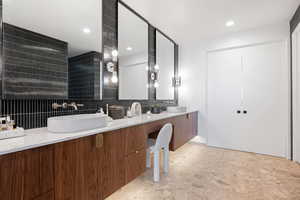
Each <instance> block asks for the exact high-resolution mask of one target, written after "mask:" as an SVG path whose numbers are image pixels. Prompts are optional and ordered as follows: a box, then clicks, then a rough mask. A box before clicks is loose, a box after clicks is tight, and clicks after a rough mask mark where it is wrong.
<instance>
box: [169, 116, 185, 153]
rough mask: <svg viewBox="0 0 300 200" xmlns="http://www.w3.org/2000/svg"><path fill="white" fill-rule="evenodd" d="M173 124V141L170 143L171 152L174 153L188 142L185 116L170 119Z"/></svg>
mask: <svg viewBox="0 0 300 200" xmlns="http://www.w3.org/2000/svg"><path fill="white" fill-rule="evenodd" d="M172 124H173V136H172V137H173V139H172V141H171V150H172V151H175V150H176V149H178V148H179V147H181V146H182V145H184V144H185V143H186V142H187V141H188V139H187V138H188V137H189V136H188V135H189V133H188V131H187V128H186V127H187V126H188V125H187V116H186V115H182V116H179V117H175V118H173V119H172Z"/></svg>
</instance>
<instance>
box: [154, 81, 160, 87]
mask: <svg viewBox="0 0 300 200" xmlns="http://www.w3.org/2000/svg"><path fill="white" fill-rule="evenodd" d="M154 87H155V88H158V87H159V83H158V81H157V80H156V81H155V82H154Z"/></svg>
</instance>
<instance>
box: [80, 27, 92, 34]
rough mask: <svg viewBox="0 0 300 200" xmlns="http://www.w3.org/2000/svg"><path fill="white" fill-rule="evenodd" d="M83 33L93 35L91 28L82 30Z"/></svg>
mask: <svg viewBox="0 0 300 200" xmlns="http://www.w3.org/2000/svg"><path fill="white" fill-rule="evenodd" d="M82 31H83V32H84V33H85V34H90V33H91V29H89V28H84V29H82Z"/></svg>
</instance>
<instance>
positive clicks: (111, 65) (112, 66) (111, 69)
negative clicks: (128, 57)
mask: <svg viewBox="0 0 300 200" xmlns="http://www.w3.org/2000/svg"><path fill="white" fill-rule="evenodd" d="M106 69H107V71H109V72H111V73H113V72H114V71H115V64H114V63H113V62H108V63H107V64H106Z"/></svg>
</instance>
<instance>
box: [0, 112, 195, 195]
mask: <svg viewBox="0 0 300 200" xmlns="http://www.w3.org/2000/svg"><path fill="white" fill-rule="evenodd" d="M197 116H198V113H197V112H195V113H190V114H186V115H181V116H177V117H173V118H169V119H164V120H159V121H155V122H150V123H147V124H143V125H139V126H133V127H128V128H124V129H120V130H115V131H111V132H106V133H101V134H98V135H93V136H87V137H83V138H80V139H75V140H71V141H67V142H61V143H57V144H54V145H49V146H45V147H41V148H35V149H31V150H26V151H21V152H17V153H12V154H7V155H3V156H0V199H5V200H102V199H104V198H106V197H108V196H109V195H111V194H112V193H114V192H115V191H117V190H118V189H120V188H121V187H123V186H124V185H125V184H127V183H128V182H130V181H132V180H134V179H135V178H137V177H138V176H140V175H141V174H142V173H143V172H145V170H146V149H147V137H148V136H149V134H150V135H151V133H158V131H159V130H160V129H161V128H162V126H163V125H164V124H166V123H172V124H173V128H174V130H173V136H172V140H171V144H170V149H171V150H173V151H174V150H176V149H178V148H179V147H181V146H182V145H184V144H185V143H186V142H188V141H189V140H190V139H192V138H193V137H194V136H196V135H197V128H198V126H197V123H198V117H197Z"/></svg>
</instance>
